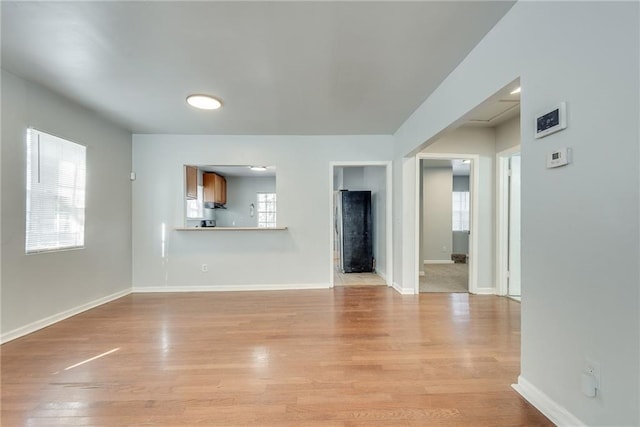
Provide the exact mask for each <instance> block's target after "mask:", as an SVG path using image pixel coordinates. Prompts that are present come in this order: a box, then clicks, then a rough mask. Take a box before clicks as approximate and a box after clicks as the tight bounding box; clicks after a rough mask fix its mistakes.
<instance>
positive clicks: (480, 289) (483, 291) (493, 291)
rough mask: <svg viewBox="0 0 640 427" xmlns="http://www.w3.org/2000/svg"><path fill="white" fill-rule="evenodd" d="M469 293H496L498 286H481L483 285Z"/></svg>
mask: <svg viewBox="0 0 640 427" xmlns="http://www.w3.org/2000/svg"><path fill="white" fill-rule="evenodd" d="M469 293H472V294H474V295H495V294H496V288H481V287H477V288H476V290H475V291H474V292H471V291H469Z"/></svg>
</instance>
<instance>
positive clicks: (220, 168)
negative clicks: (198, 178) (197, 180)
mask: <svg viewBox="0 0 640 427" xmlns="http://www.w3.org/2000/svg"><path fill="white" fill-rule="evenodd" d="M256 166H257V165H256ZM260 166H262V165H260ZM265 167H266V168H267V170H265V171H254V170H251V167H250V166H227V165H207V166H198V168H200V170H202V171H204V172H216V173H218V174H219V175H222V176H224V177H230V176H231V177H251V178H265V177H275V176H276V167H275V166H265Z"/></svg>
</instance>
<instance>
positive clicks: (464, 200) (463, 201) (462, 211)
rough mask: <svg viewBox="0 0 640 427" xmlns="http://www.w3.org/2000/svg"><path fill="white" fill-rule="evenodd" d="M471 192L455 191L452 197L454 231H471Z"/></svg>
mask: <svg viewBox="0 0 640 427" xmlns="http://www.w3.org/2000/svg"><path fill="white" fill-rule="evenodd" d="M470 203H471V199H470V194H469V191H454V192H453V194H452V197H451V204H452V221H451V225H452V229H453V231H469V222H470V220H471V211H470V206H471V204H470Z"/></svg>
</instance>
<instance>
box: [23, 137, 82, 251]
mask: <svg viewBox="0 0 640 427" xmlns="http://www.w3.org/2000/svg"><path fill="white" fill-rule="evenodd" d="M85 182H86V147H84V146H82V145H79V144H75V143H73V142H70V141H67V140H65V139H62V138H58V137H56V136H53V135H49V134H47V133H44V132H40V131H37V130H35V129H28V131H27V197H26V199H27V206H26V243H25V249H26V252H27V253H34V252H45V251H53V250H60V249H72V248H81V247H83V246H84V207H85V188H86V187H85Z"/></svg>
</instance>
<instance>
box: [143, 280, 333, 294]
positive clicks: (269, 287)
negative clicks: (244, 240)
mask: <svg viewBox="0 0 640 427" xmlns="http://www.w3.org/2000/svg"><path fill="white" fill-rule="evenodd" d="M329 288H331V285H330V284H329V283H282V284H266V285H258V284H253V285H208V286H198V285H187V286H138V287H134V288H133V293H134V294H138V293H140V294H142V293H150V292H163V293H169V292H234V291H238V292H240V291H288V290H307V289H329Z"/></svg>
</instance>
